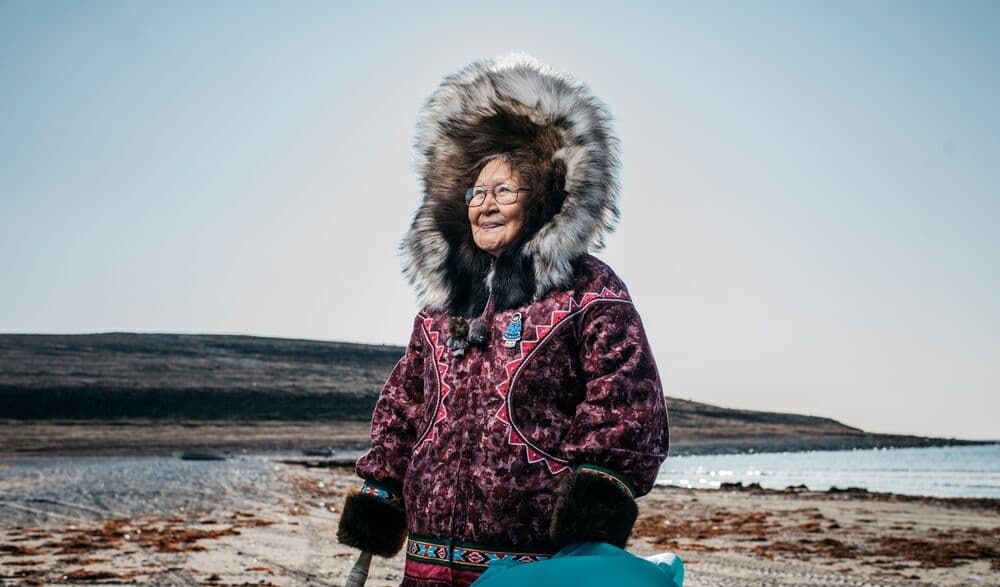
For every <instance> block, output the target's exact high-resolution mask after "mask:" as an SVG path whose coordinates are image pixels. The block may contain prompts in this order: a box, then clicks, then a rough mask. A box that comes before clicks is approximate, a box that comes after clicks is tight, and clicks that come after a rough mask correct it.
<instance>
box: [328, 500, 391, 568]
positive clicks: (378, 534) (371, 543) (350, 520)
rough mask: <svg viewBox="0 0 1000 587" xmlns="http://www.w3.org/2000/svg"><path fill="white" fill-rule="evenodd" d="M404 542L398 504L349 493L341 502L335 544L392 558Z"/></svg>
mask: <svg viewBox="0 0 1000 587" xmlns="http://www.w3.org/2000/svg"><path fill="white" fill-rule="evenodd" d="M405 538H406V511H405V510H404V509H403V505H402V503H400V502H399V501H394V500H387V499H382V498H379V497H375V496H374V495H371V494H369V493H362V492H360V491H357V490H355V491H352V492H351V493H350V494H349V495H348V496H347V499H346V500H345V502H344V511H343V513H341V515H340V527H339V528H337V540H339V541H340V543H341V544H346V545H348V546H353V547H354V548H357V549H360V550H362V551H364V552H370V553H372V554H377V555H379V556H384V557H391V556H394V555H395V554H396V553H397V552H399V550H400V549H401V548H402V547H403V541H404V539H405Z"/></svg>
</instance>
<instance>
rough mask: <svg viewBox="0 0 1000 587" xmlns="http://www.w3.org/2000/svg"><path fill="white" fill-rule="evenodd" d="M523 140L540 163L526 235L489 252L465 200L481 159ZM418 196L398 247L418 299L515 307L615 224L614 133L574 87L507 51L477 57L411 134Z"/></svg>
mask: <svg viewBox="0 0 1000 587" xmlns="http://www.w3.org/2000/svg"><path fill="white" fill-rule="evenodd" d="M518 148H528V149H529V150H530V151H531V152H532V153H534V156H536V157H537V158H538V159H539V160H543V161H545V162H546V165H547V169H549V170H550V171H549V172H548V173H547V178H545V181H544V182H543V183H544V185H545V189H544V190H541V191H543V192H544V193H543V195H542V196H541V197H539V198H536V199H534V200H532V204H531V207H532V209H531V210H527V211H526V214H528V217H529V219H531V220H530V221H529V222H527V223H526V224H525V229H524V231H523V232H524V234H522V235H521V237H520V238H519V239H518V241H517V242H516V243H514V244H513V245H512V246H511V247H510V248H508V249H507V250H506V251H504V253H503V254H501V255H500V256H499V257H496V258H495V259H494V258H493V257H491V256H490V255H489V254H487V253H486V252H484V251H482V250H480V249H479V248H478V247H476V246H475V243H474V242H473V240H472V231H471V227H470V225H469V221H468V216H467V209H466V205H465V200H464V193H465V190H466V189H467V188H468V187H470V186H471V185H472V183H473V182H474V181H475V178H476V175H475V174H476V173H477V172H478V169H476V165H477V162H479V161H481V160H482V159H483V158H484V157H486V156H489V155H492V154H498V153H502V152H509V151H512V150H515V149H518ZM415 166H416V171H417V173H418V175H419V176H420V179H421V182H422V184H423V185H422V187H423V193H424V196H423V203H422V204H421V206H420V207H419V209H418V210H417V212H416V214H415V216H414V219H413V224H412V226H411V227H410V229H409V230H408V231H407V233H406V235H405V237H404V238H403V241H402V243H401V245H400V248H401V251H402V255H403V263H404V272H405V274H406V276H407V278H408V279H409V280H410V282H411V283H412V284H413V285H414V287H415V288H416V290H417V294H418V296H419V297H420V301H421V303H422V304H423V305H425V306H427V307H428V308H430V309H434V310H447V311H449V312H451V313H452V314H457V315H466V316H471V315H476V314H478V313H481V312H482V311H483V308H484V307H485V306H486V303H487V298H488V296H489V294H490V292H491V291H492V293H493V295H494V305H495V309H496V310H498V311H499V310H503V309H506V308H512V307H516V306H519V305H523V304H525V303H528V302H530V301H532V300H533V299H538V298H539V297H541V296H542V295H543V294H545V293H546V292H548V291H550V290H552V289H553V288H558V287H560V286H564V285H566V284H567V283H568V282H569V280H570V279H571V278H572V276H573V261H574V260H576V259H577V258H579V257H580V256H581V255H583V254H585V253H588V252H593V251H596V250H599V249H600V248H601V247H602V246H603V244H604V236H605V235H606V234H608V233H610V232H611V231H612V230H614V227H615V224H616V223H617V220H618V206H617V197H618V177H617V173H618V168H619V157H618V140H617V138H616V137H615V135H614V133H613V130H612V125H611V116H610V114H609V112H608V110H607V108H606V107H605V106H604V104H603V103H601V102H600V101H599V100H597V99H596V98H595V97H594V96H592V95H591V93H590V91H589V90H588V89H587V88H586V86H584V85H583V84H581V83H579V82H578V81H576V80H575V79H573V78H572V77H570V76H568V75H565V74H562V73H559V72H557V71H554V70H553V69H551V68H549V67H547V66H545V65H543V64H541V63H539V62H538V61H536V60H535V59H533V58H531V57H529V56H527V55H523V54H512V55H508V56H505V57H501V58H498V59H487V60H481V61H475V62H473V63H471V64H469V65H467V66H466V67H465V68H463V69H462V70H461V71H459V72H457V73H454V74H452V75H449V76H448V77H446V78H445V79H444V80H443V81H442V82H441V85H440V86H439V87H438V88H437V90H435V91H434V93H433V94H432V95H431V96H430V98H428V100H427V102H426V104H425V105H424V107H423V109H422V111H421V114H420V118H419V121H418V123H417V133H416V141H415Z"/></svg>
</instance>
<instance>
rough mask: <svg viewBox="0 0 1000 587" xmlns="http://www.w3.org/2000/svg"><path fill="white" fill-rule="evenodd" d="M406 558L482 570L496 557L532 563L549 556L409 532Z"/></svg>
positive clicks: (496, 558) (550, 555) (549, 556)
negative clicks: (416, 534) (486, 546)
mask: <svg viewBox="0 0 1000 587" xmlns="http://www.w3.org/2000/svg"><path fill="white" fill-rule="evenodd" d="M406 557H407V558H408V559H411V560H415V561H420V562H429V563H433V564H438V565H445V566H454V567H458V568H466V569H471V570H477V571H482V570H484V569H486V568H487V567H489V566H490V563H492V562H493V561H496V560H512V561H515V562H519V563H533V562H538V561H540V560H545V559H548V558H551V557H552V554H550V553H540V552H520V551H517V550H506V549H505V550H490V549H486V548H480V547H478V546H476V545H474V544H470V543H465V542H455V543H453V544H448V541H445V540H441V539H436V538H431V537H424V536H419V537H418V536H414V535H410V536H409V537H407V543H406Z"/></svg>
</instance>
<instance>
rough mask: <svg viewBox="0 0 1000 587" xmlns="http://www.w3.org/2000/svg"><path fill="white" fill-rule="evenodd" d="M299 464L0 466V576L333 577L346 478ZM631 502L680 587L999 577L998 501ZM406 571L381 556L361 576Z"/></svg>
mask: <svg viewBox="0 0 1000 587" xmlns="http://www.w3.org/2000/svg"><path fill="white" fill-rule="evenodd" d="M292 460H297V461H299V464H291V461H292ZM282 461H285V462H282ZM301 463H302V459H288V458H287V455H284V456H282V455H268V456H260V455H257V456H251V455H242V456H236V457H232V458H229V459H228V460H225V461H205V462H198V461H183V460H180V459H179V458H176V457H100V458H57V457H48V458H32V459H4V460H0V584H4V585H7V584H10V585H70V584H73V585H77V584H80V583H102V584H109V583H110V584H142V585H192V584H203V585H245V584H248V585H282V586H292V585H341V584H343V580H344V578H345V577H346V573H347V571H348V569H349V568H350V566H351V564H352V563H353V559H354V557H355V555H356V553H355V552H353V551H351V550H350V549H347V548H344V547H342V546H340V545H339V544H337V542H336V540H335V538H334V535H335V532H336V526H337V520H338V510H339V507H340V503H341V499H342V495H343V494H344V492H345V491H346V490H347V489H348V488H349V487H352V486H354V485H355V484H356V479H355V478H354V476H353V474H352V473H351V471H350V469H349V468H345V467H334V468H321V467H307V466H303V465H302V464H301ZM640 506H641V518H640V522H639V524H638V525H637V527H636V532H635V538H634V539H633V541H632V542H631V543H630V546H629V550H631V551H632V552H635V553H636V554H640V555H648V554H653V553H656V552H661V551H663V550H671V551H673V552H676V553H678V554H680V555H681V557H682V558H683V559H684V560H685V562H686V565H687V580H686V583H685V584H686V585H688V586H690V587H715V586H719V587H722V586H726V587H728V586H735V585H741V586H742V585H754V586H757V585H774V586H779V585H780V586H786V585H787V586H806V587H808V586H834V585H836V586H862V585H865V586H876V585H886V586H890V585H892V586H895V585H927V586H930V585H934V586H949V585H1000V557H998V555H997V553H998V549H1000V513H998V506H997V503H996V501H995V500H992V501H991V500H980V501H976V502H963V501H960V500H940V499H939V500H914V499H912V498H910V499H902V498H899V499H896V498H894V497H892V496H871V495H868V496H863V495H861V496H851V495H830V494H817V493H792V492H774V491H690V490H680V489H671V488H658V489H655V490H654V491H653V493H651V494H650V495H649V496H647V497H645V498H643V499H642V500H641V501H640ZM402 566H403V560H402V557H401V556H397V557H396V558H394V559H392V560H382V559H376V562H375V564H374V565H373V569H372V575H371V577H370V579H369V585H371V586H373V587H374V586H381V585H396V584H398V582H399V580H400V578H401V572H402Z"/></svg>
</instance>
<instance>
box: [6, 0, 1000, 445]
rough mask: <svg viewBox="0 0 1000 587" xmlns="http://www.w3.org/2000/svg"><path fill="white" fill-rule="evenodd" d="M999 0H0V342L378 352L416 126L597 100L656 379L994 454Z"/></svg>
mask: <svg viewBox="0 0 1000 587" xmlns="http://www.w3.org/2000/svg"><path fill="white" fill-rule="evenodd" d="M998 17H1000V3H996V2H958V3H946V2H939V3H927V2H828V3H819V2H815V3H808V2H799V1H796V2H712V3H687V4H678V3H667V2H649V3H638V2H636V3H628V4H627V5H626V6H624V7H622V6H615V7H612V6H610V5H609V4H608V3H603V2H602V3H598V2H579V1H574V2H553V3H544V4H542V5H535V3H528V2H517V1H508V2H503V3H491V4H473V3H469V2H436V3H429V4H427V5H424V3H421V5H420V6H416V5H411V4H399V5H394V4H387V3H346V2H340V3H336V2H324V3H305V2H296V3H278V2H266V3H248V2H161V3H153V2H51V1H50V2H33V1H30V2H29V1H23V2H11V1H9V0H0V88H2V91H0V275H2V276H3V287H2V288H0V331H2V332H100V331H111V330H119V331H122V330H124V331H138V332H221V333H237V334H260V335H272V336H285V337H305V338H318V339H327V340H353V341H363V342H376V343H377V342H385V343H394V344H402V343H403V342H404V341H405V339H406V337H407V335H408V330H409V327H410V325H411V319H412V316H413V313H414V312H415V311H416V306H415V299H414V297H413V294H412V292H411V291H410V289H409V287H408V286H407V285H406V283H405V282H404V280H403V278H402V277H401V276H400V272H399V258H398V257H397V256H396V250H397V249H396V247H397V244H398V242H399V238H400V236H401V235H402V233H403V231H404V230H405V229H406V227H407V226H408V224H409V221H410V218H411V215H412V213H413V211H414V210H415V207H416V205H417V202H418V198H419V192H418V188H417V182H416V179H415V177H414V175H413V172H412V169H411V166H410V154H411V150H410V148H411V143H412V139H413V130H414V123H415V121H416V117H417V112H418V110H419V108H420V106H421V104H422V102H423V100H424V99H425V98H426V97H427V95H428V94H429V93H430V92H431V91H432V90H433V88H434V87H435V86H436V85H437V83H438V82H439V81H440V79H441V78H442V77H443V76H444V75H445V74H448V73H451V72H453V71H455V70H457V69H458V68H460V67H462V66H463V65H465V64H466V63H467V62H468V61H470V60H472V59H475V58H478V57H483V56H489V55H497V54H503V53H507V52H510V51H515V50H516V51H523V52H527V53H530V54H532V55H534V56H535V57H537V58H538V59H540V60H542V61H544V62H547V63H550V64H551V65H553V66H555V67H557V68H560V69H563V70H565V71H568V72H570V73H573V74H574V75H576V76H578V77H579V78H580V79H582V80H584V81H585V82H587V83H588V84H589V85H590V86H591V88H592V89H593V91H594V93H595V94H597V95H598V96H599V97H601V98H602V99H603V100H604V101H606V102H607V103H608V104H609V106H610V108H611V110H612V112H613V113H614V115H615V118H616V125H617V129H618V132H619V135H620V136H621V139H622V147H623V155H624V174H623V184H624V191H623V198H622V209H623V221H622V223H621V225H620V228H619V232H618V233H616V235H615V236H613V237H612V238H611V239H610V240H609V246H608V248H607V250H606V251H605V252H603V253H602V254H601V257H602V258H604V259H605V260H607V261H608V262H609V263H610V264H611V265H612V267H614V268H615V269H616V270H617V271H618V273H619V274H620V275H621V276H622V277H623V279H625V281H626V283H627V284H628V285H629V288H630V290H631V291H632V294H633V297H634V299H635V300H636V303H637V305H638V306H639V310H640V312H641V313H642V316H643V319H644V322H645V324H646V326H647V329H648V331H649V336H650V339H651V342H652V344H653V349H654V352H655V354H656V357H657V360H658V363H659V367H660V371H661V374H662V375H663V379H664V383H665V387H666V389H667V392H668V393H669V394H671V395H675V396H679V397H684V398H691V399H695V400H699V401H705V402H710V403H715V404H721V405H726V406H734V407H744V408H755V409H767V410H781V411H793V412H803V413H810V414H816V415H824V416H831V417H835V418H837V419H839V420H841V421H843V422H845V423H848V424H851V425H855V426H860V427H863V428H865V429H869V430H873V431H879V432H902V433H914V434H933V435H948V436H958V437H967V438H998V437H1000V426H998V425H997V424H996V422H997V419H996V414H998V413H1000V318H998V315H997V312H996V310H997V304H996V302H995V300H997V299H1000V231H998V230H997V223H998V220H1000V197H998V193H997V192H998V190H997V185H998V179H1000V178H998V175H1000V174H998V171H997V167H998V166H997V161H1000V138H998V137H1000V117H998V115H997V113H996V104H1000V47H998V43H1000V41H998V40H997V35H996V30H997V28H998V26H1000V18H998Z"/></svg>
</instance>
